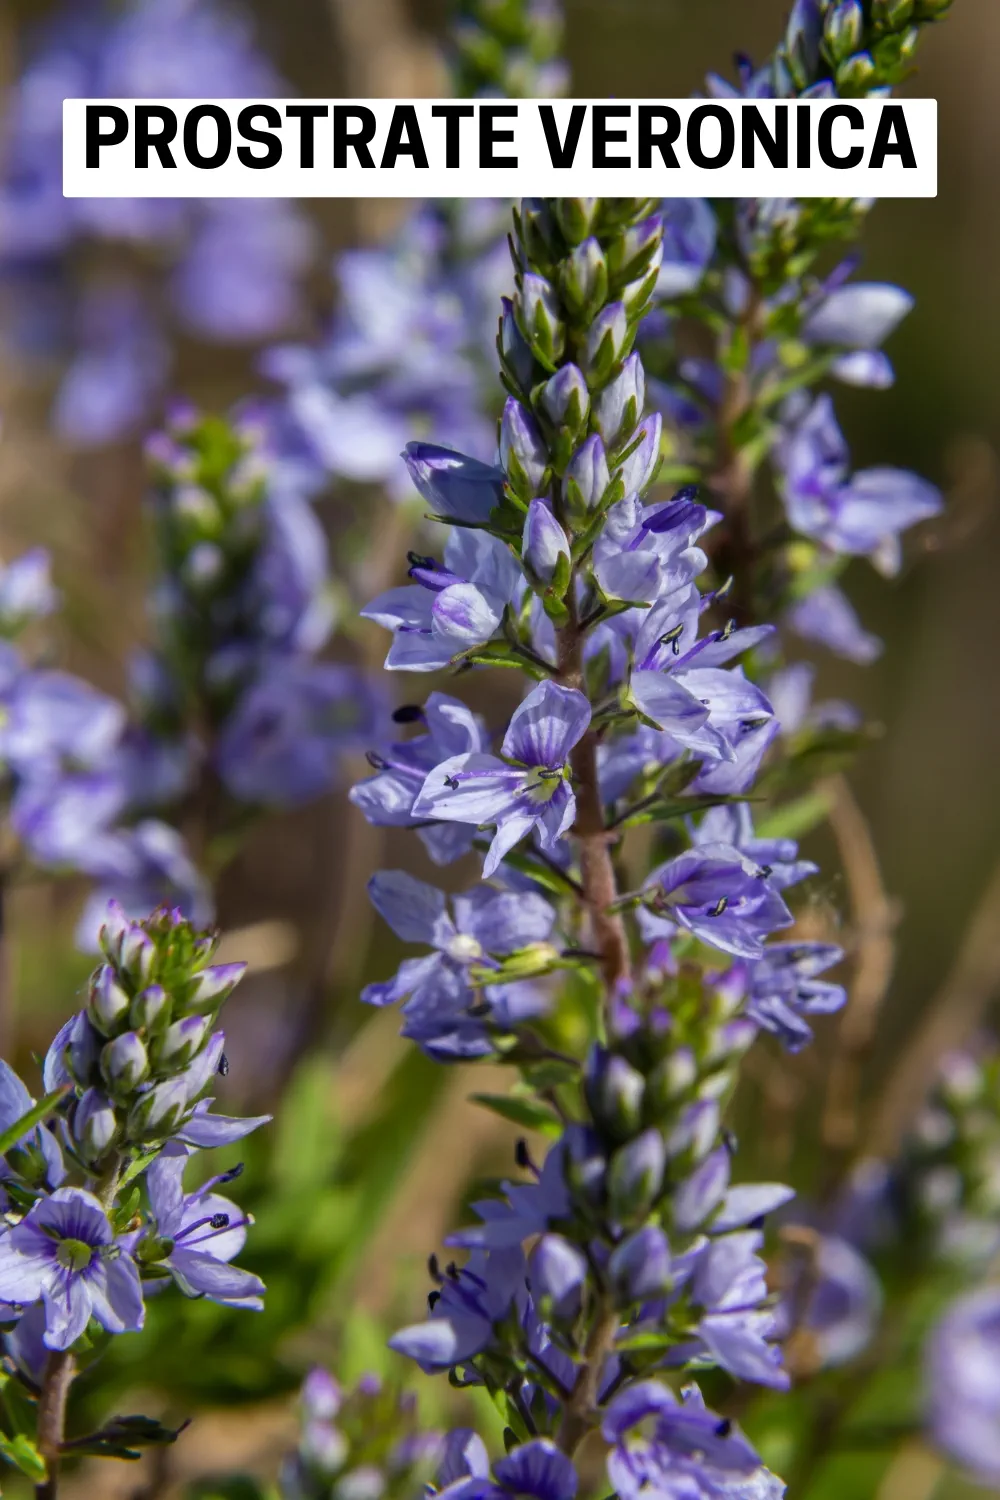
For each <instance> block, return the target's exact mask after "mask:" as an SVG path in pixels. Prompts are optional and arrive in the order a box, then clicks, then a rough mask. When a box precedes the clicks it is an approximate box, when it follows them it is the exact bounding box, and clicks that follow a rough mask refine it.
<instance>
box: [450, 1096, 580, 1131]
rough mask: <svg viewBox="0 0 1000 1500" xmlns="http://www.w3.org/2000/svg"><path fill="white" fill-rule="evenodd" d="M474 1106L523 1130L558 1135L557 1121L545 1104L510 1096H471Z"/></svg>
mask: <svg viewBox="0 0 1000 1500" xmlns="http://www.w3.org/2000/svg"><path fill="white" fill-rule="evenodd" d="M471 1097H472V1099H473V1100H474V1102H475V1103H476V1104H481V1105H482V1107H483V1109H488V1110H491V1111H492V1112H493V1114H495V1115H499V1116H500V1118H501V1119H502V1120H510V1121H512V1123H513V1124H515V1125H521V1126H523V1127H524V1129H525V1130H540V1131H542V1132H543V1133H544V1134H545V1135H558V1133H559V1121H558V1120H557V1119H556V1117H555V1115H554V1114H553V1113H552V1111H551V1109H549V1108H548V1106H547V1105H545V1104H539V1103H538V1101H537V1100H535V1099H519V1098H518V1097H517V1096H516V1095H511V1094H473V1095H472V1096H471Z"/></svg>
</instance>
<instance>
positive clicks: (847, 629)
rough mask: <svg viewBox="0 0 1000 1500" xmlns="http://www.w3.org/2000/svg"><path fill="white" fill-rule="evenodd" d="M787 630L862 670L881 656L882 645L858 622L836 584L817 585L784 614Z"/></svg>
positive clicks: (852, 609) (844, 595) (851, 607)
mask: <svg viewBox="0 0 1000 1500" xmlns="http://www.w3.org/2000/svg"><path fill="white" fill-rule="evenodd" d="M786 618H787V621H788V625H789V627H790V629H792V630H794V632H795V634H796V635H798V636H801V637H802V639H803V640H804V641H816V642H818V644H819V645H821V646H826V647H828V648H829V650H831V651H833V652H835V653H836V655H837V656H843V657H845V658H846V660H847V661H853V662H857V664H858V665H859V666H861V667H866V666H868V664H869V663H870V662H873V661H875V660H877V658H878V657H879V656H881V654H882V642H881V641H880V640H879V638H878V636H877V635H871V634H870V633H869V632H868V631H867V630H865V629H864V628H863V627H862V624H861V621H860V620H859V619H858V616H857V614H856V612H855V610H854V607H853V605H852V604H851V603H850V601H849V600H848V598H847V596H846V594H844V593H843V592H842V591H841V590H840V589H839V588H837V586H836V584H833V583H826V584H821V585H820V587H819V588H818V589H813V591H812V593H810V594H807V595H806V597H805V598H804V599H800V600H798V602H797V603H795V604H793V605H792V607H791V609H790V610H789V611H788V615H787V617H786Z"/></svg>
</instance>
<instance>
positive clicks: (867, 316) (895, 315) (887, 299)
mask: <svg viewBox="0 0 1000 1500" xmlns="http://www.w3.org/2000/svg"><path fill="white" fill-rule="evenodd" d="M912 308H913V298H912V297H911V296H910V294H909V292H904V291H903V289H902V287H898V286H892V285H891V284H890V283H888V282H878V281H855V282H851V283H850V285H848V286H838V287H835V288H834V289H833V291H831V292H830V293H829V294H828V295H827V296H826V297H824V298H823V300H822V301H821V302H820V303H819V305H818V306H817V307H815V308H814V309H813V310H812V311H811V312H810V313H809V315H808V317H807V318H806V321H805V323H804V325H803V328H802V333H803V336H804V337H805V338H806V339H807V340H808V341H809V342H810V343H811V344H832V345H834V346H836V347H839V348H841V349H865V350H869V349H878V348H879V346H880V345H881V344H883V343H884V342H885V340H886V339H887V338H888V337H889V335H890V334H891V333H892V332H893V330H894V329H895V328H897V327H898V326H899V324H900V323H901V322H902V321H903V319H904V318H905V317H906V315H907V313H908V312H910V311H911V310H912Z"/></svg>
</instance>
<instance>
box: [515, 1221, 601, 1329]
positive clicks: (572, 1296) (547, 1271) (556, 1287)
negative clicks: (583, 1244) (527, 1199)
mask: <svg viewBox="0 0 1000 1500" xmlns="http://www.w3.org/2000/svg"><path fill="white" fill-rule="evenodd" d="M528 1271H529V1276H530V1280H531V1294H532V1297H533V1298H534V1300H535V1302H536V1303H539V1302H541V1303H542V1304H543V1306H544V1308H545V1315H546V1316H551V1318H552V1319H553V1320H554V1321H555V1322H557V1323H565V1324H568V1323H574V1322H575V1321H576V1319H577V1317H578V1316H579V1314H580V1309H581V1307H582V1305H583V1290H584V1287H585V1286H586V1284H587V1262H586V1259H585V1258H584V1256H583V1255H582V1254H581V1253H580V1251H579V1250H578V1249H577V1248H576V1246H575V1245H571V1244H570V1242H569V1240H565V1239H563V1237H562V1235H561V1234H543V1235H542V1237H541V1239H540V1240H539V1241H538V1243H537V1245H536V1246H535V1248H534V1250H532V1252H531V1259H530V1261H529V1262H528Z"/></svg>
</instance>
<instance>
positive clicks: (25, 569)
mask: <svg viewBox="0 0 1000 1500" xmlns="http://www.w3.org/2000/svg"><path fill="white" fill-rule="evenodd" d="M50 567H51V560H50V558H49V554H48V552H46V550H45V548H44V547H32V548H31V549H30V551H28V552H24V553H22V554H21V556H20V557H16V558H15V559H14V561H13V562H9V563H7V565H6V566H5V567H4V566H0V631H2V632H3V634H4V635H16V634H17V632H18V631H19V630H20V629H21V628H22V627H23V626H24V625H27V624H29V623H30V622H31V621H32V620H41V619H44V618H45V616H46V615H50V614H52V612H53V611H54V610H55V608H56V606H57V605H58V603H59V595H58V593H57V592H56V590H55V589H54V588H53V586H52V579H51V576H50Z"/></svg>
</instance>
